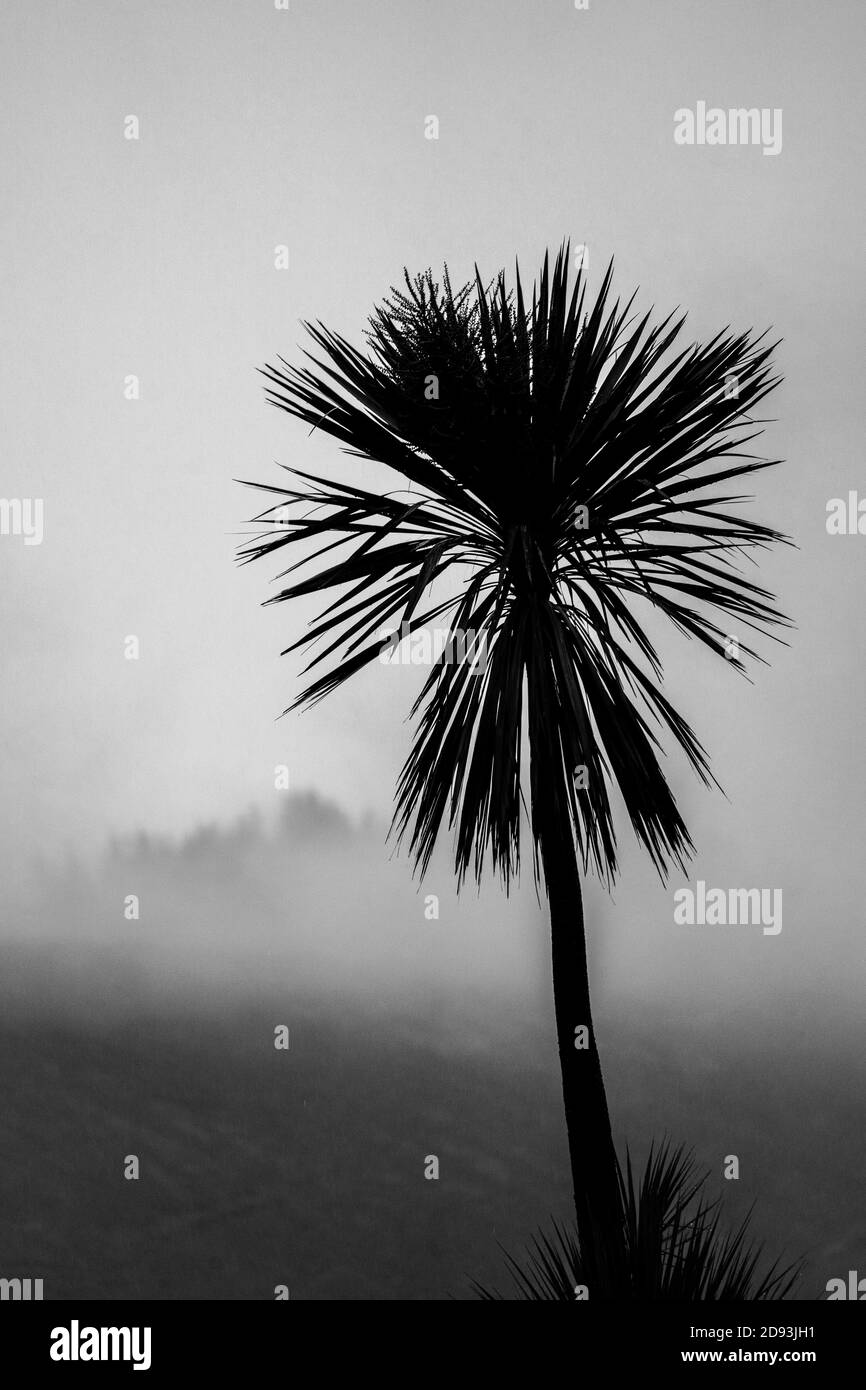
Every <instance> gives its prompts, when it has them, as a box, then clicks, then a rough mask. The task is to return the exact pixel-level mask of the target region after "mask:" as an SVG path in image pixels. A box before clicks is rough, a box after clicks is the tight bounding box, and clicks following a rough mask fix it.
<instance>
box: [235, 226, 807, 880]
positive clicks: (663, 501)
mask: <svg viewBox="0 0 866 1390" xmlns="http://www.w3.org/2000/svg"><path fill="white" fill-rule="evenodd" d="M569 259H570V257H569V248H568V245H567V244H566V245H564V246H563V247H562V248H561V249H560V251H559V254H558V255H557V257H556V260H555V264H554V266H553V269H552V270H551V269H550V265H549V261H548V257H547V256H545V259H544V264H543V267H542V269H541V272H540V274H539V277H538V280H537V283H536V285H535V286H534V287H533V292H532V299H531V305H530V306H529V307H527V305H526V303H525V300H524V294H523V289H522V286H521V280H520V273H519V269H517V268H516V269H515V277H514V284H513V288H511V289H509V287H508V285H507V283H506V278H505V275H504V273H501V274H500V275H499V276H498V277H497V279H496V280H495V281H494V282H493V284H492V285H489V286H486V287H485V285H484V284H483V283H482V280H481V278H480V276H479V274H478V272H477V269H476V275H475V280H474V282H472V283H470V284H468V285H466V286H464V287H463V288H462V289H461V290H459V291H456V292H455V291H453V290H452V287H451V283H450V279H449V276H448V272H447V268H446V271H445V275H444V280H443V282H442V283H441V284H440V283H439V282H437V281H436V280H434V278H433V276H432V274H431V272H429V271H428V272H426V273H425V274H423V275H418V276H415V277H414V278H413V277H410V276H409V275H408V274H406V276H405V289H403V290H399V291H398V290H392V291H391V293H390V295H389V297H388V298H387V299H386V300H385V301H384V303H383V304H382V305H381V306H380V307H379V308H378V309H377V310H376V312H375V314H374V315H373V317H372V318H371V320H370V327H369V331H368V334H367V350H366V351H364V352H362V351H359V350H358V349H357V348H355V347H353V346H352V345H351V344H350V343H348V342H347V341H346V340H345V339H344V338H342V337H340V336H339V335H338V334H336V333H333V332H331V331H329V330H328V329H327V328H325V327H324V326H323V325H322V324H319V325H317V326H311V325H306V326H307V328H308V331H309V333H310V334H311V336H312V339H313V341H314V342H315V344H316V346H317V348H318V349H319V351H320V354H321V355H320V356H314V355H312V354H307V356H308V358H309V360H310V362H311V363H312V366H308V367H294V366H291V365H289V364H288V363H286V362H284V361H283V359H279V362H280V364H281V365H279V366H269V367H267V369H266V371H265V373H264V374H265V376H266V377H267V378H268V381H269V387H268V397H269V399H270V401H271V402H272V403H273V404H274V405H276V406H278V407H279V408H280V409H282V410H285V411H288V412H289V413H290V414H291V415H294V416H297V417H299V418H300V419H301V420H304V421H306V422H307V423H308V424H309V425H310V426H311V427H312V428H318V429H321V430H324V431H326V432H327V433H328V434H330V435H332V436H333V437H334V438H336V439H338V440H339V441H340V442H341V444H342V445H343V446H344V448H345V451H346V452H347V453H349V454H350V455H352V456H355V457H362V458H367V459H373V460H378V461H380V462H382V463H384V464H387V465H388V466H389V467H391V468H392V469H393V470H394V471H395V472H396V473H398V474H401V475H402V476H403V477H404V478H406V479H408V480H409V482H410V484H411V490H409V491H408V492H394V493H388V494H386V495H378V494H373V493H370V492H367V491H364V490H363V489H361V488H360V487H358V486H356V485H355V484H353V483H351V482H346V483H343V482H330V481H327V480H326V479H323V478H319V477H315V476H313V475H311V474H308V473H304V472H300V471H299V470H296V469H291V470H289V471H290V472H291V473H292V474H293V475H294V477H295V479H297V480H298V481H297V482H296V483H295V484H293V485H290V486H288V487H276V486H266V485H263V484H251V486H257V487H264V488H265V490H267V491H268V492H269V493H271V494H272V495H274V494H275V495H276V498H277V501H276V502H275V503H274V506H273V507H270V508H269V509H268V510H267V511H266V512H264V513H262V514H261V515H260V516H259V517H257V518H256V521H257V522H259V523H261V526H262V528H263V529H262V530H260V532H259V534H257V536H256V537H255V539H254V541H253V542H252V543H250V544H248V545H246V546H245V547H244V548H243V549H242V551H241V558H242V559H245V560H251V559H254V558H257V557H260V556H265V555H270V554H271V552H276V551H278V550H280V549H281V548H282V547H283V546H287V545H291V544H294V543H295V542H297V541H311V542H313V545H312V549H310V550H308V551H307V552H306V553H305V554H304V555H303V557H302V558H301V559H300V560H299V561H298V563H297V564H296V565H292V566H291V570H286V571H284V572H283V574H282V575H280V576H279V578H280V579H281V580H282V579H284V578H286V577H287V576H288V574H289V573H290V572H294V571H296V570H297V569H298V567H299V566H305V565H308V564H309V565H311V566H312V568H311V570H307V571H306V574H305V577H299V578H295V579H294V580H293V581H292V582H291V583H289V584H288V586H287V587H284V588H282V589H281V590H280V592H279V593H277V594H276V595H274V597H273V598H271V599H270V600H269V602H272V603H276V602H281V601H283V600H286V599H290V598H295V597H298V596H300V595H305V594H312V593H318V592H320V591H321V592H324V591H326V590H330V589H338V590H339V591H340V592H339V593H338V595H337V596H336V597H334V599H333V601H332V602H331V603H330V604H329V606H328V607H327V608H325V609H324V611H323V612H322V614H321V615H320V617H319V619H318V620H317V621H316V622H315V623H314V624H313V625H312V627H311V629H310V630H309V631H308V632H307V633H305V635H304V636H303V637H302V638H301V639H300V641H299V642H297V643H295V644H294V647H301V646H304V645H306V644H308V643H319V644H320V645H321V648H322V649H321V650H319V651H318V652H317V654H316V655H315V656H314V658H313V660H312V661H311V662H310V664H309V666H308V667H307V668H306V669H307V671H313V670H314V669H315V671H316V674H315V676H314V677H313V678H312V680H311V683H310V684H309V685H308V686H307V688H306V689H304V690H303V691H302V693H301V694H300V695H299V696H298V698H297V700H296V701H295V702H294V706H299V705H308V704H311V703H314V702H315V701H317V700H318V699H320V698H321V697H322V696H324V695H326V694H328V693H329V692H330V691H332V690H334V689H335V688H336V687H337V686H339V685H341V684H342V682H343V681H345V680H347V679H348V678H349V677H350V676H351V675H353V673H354V672H356V671H358V670H359V669H360V668H361V667H363V666H364V665H365V664H366V663H368V662H370V661H372V660H374V659H375V658H376V657H377V656H378V655H379V654H380V653H381V650H382V644H383V632H384V631H386V630H387V629H389V628H394V627H400V626H401V625H402V624H406V627H405V628H403V631H404V632H414V631H415V630H416V629H418V628H420V627H424V626H425V625H429V624H430V623H431V622H432V621H433V619H434V618H442V617H445V619H446V625H447V627H448V628H449V629H450V631H451V632H454V633H459V632H462V633H466V632H468V633H473V634H476V637H477V640H478V642H479V644H480V648H481V650H483V652H484V655H485V660H484V662H483V663H482V664H481V665H480V666H479V663H478V662H477V660H475V661H473V653H472V651H467V652H465V655H464V658H463V659H460V660H456V661H455V660H449V659H448V656H449V653H448V652H447V651H446V652H445V653H443V654H442V655H441V656H440V657H439V659H438V660H437V661H436V662H435V663H434V664H433V665H432V668H431V670H430V672H429V675H428V676H427V679H426V681H425V683H424V685H423V689H422V690H421V693H420V695H419V697H418V699H417V702H416V704H415V706H414V709H413V715H414V716H416V717H417V721H418V722H417V727H416V734H415V738H414V743H413V747H412V749H411V752H410V755H409V757H408V760H407V762H406V764H405V766H404V768H403V771H402V773H401V775H400V780H399V784H398V790H397V802H396V811H395V819H394V826H395V828H396V830H397V832H398V835H399V836H401V837H402V836H403V835H404V834H408V838H409V843H410V848H411V850H412V853H413V857H414V860H415V863H416V866H417V867H419V868H420V869H421V871H422V872H423V870H424V869H425V868H426V867H427V864H428V861H429V859H430V855H431V852H432V849H433V845H434V842H435V840H436V838H437V834H438V832H439V830H440V829H441V827H442V823H443V820H444V819H445V818H446V817H447V820H448V824H449V825H450V826H451V827H452V828H453V829H454V830H455V832H456V841H455V856H456V868H457V873H458V878H459V879H463V878H464V877H465V875H466V874H467V872H469V871H472V872H473V874H474V875H475V876H476V877H479V878H480V875H481V872H482V866H483V864H484V861H485V859H486V857H487V855H488V854H489V855H490V857H491V861H492V864H493V866H494V868H495V869H497V870H498V871H499V873H500V874H501V875H502V877H503V879H504V881H505V883H506V886H507V884H508V882H509V880H510V879H511V877H512V875H513V874H514V872H515V871H516V869H517V867H518V865H519V852H520V821H521V802H522V794H523V790H524V787H525V784H524V781H523V780H522V777H521V758H522V753H523V745H524V734H525V735H526V741H527V742H528V748H529V790H530V803H531V823H532V826H533V842H534V854H533V863H534V866H535V869H536V872H537V870H538V862H539V855H538V850H539V839H540V829H539V827H540V826H541V825H542V823H543V822H544V821H545V818H547V819H546V823H547V825H548V826H549V825H551V824H552V823H558V824H559V825H560V826H566V827H569V831H568V833H569V835H570V836H573V837H574V838H573V843H574V845H575V847H576V850H577V851H578V852H579V854H580V856H581V858H582V861H583V864H584V868H586V867H587V866H588V865H592V866H593V867H594V868H595V869H596V870H597V871H598V872H599V873H600V874H601V875H602V876H603V877H604V878H605V879H607V880H608V881H610V880H611V879H612V877H613V875H614V874H615V872H616V836H615V833H614V825H613V818H612V809H611V793H612V791H613V788H614V787H616V788H618V790H619V793H620V794H621V797H622V801H623V803H624V805H625V807H626V809H627V811H628V814H629V817H630V819H631V822H632V825H633V827H634V830H635V832H636V834H637V836H638V838H639V839H640V840H641V841H642V843H643V844H644V845H645V847H646V848H647V850H648V851H649V853H650V855H651V856H652V859H653V861H654V862H655V864H656V866H657V867H658V869H659V871H660V872H661V873H662V874H665V873H666V872H667V870H668V869H669V867H670V866H671V864H673V863H676V864H679V865H682V864H683V863H684V859H685V857H686V856H687V854H688V853H689V852H690V851H691V848H692V846H691V841H690V838H689V834H688V831H687V829H686V826H685V824H684V822H683V819H682V817H681V815H680V813H679V810H678V808H677V805H676V802H675V799H674V797H673V794H672V792H671V790H670V788H669V786H668V783H667V781H666V778H665V775H664V773H663V771H662V768H661V766H660V763H659V754H660V752H661V746H662V738H663V736H664V735H665V732H666V734H667V736H669V737H671V738H672V740H673V742H674V743H675V744H676V745H678V746H679V747H680V748H681V749H682V750H683V752H684V753H685V755H686V757H687V759H688V761H689V762H690V763H691V765H692V767H693V768H694V769H695V770H696V771H697V773H698V775H699V776H700V777H701V779H702V780H703V781H704V782H705V783H709V782H710V781H711V780H712V778H711V775H710V772H709V768H708V763H707V757H706V754H705V752H704V749H703V748H702V746H701V744H700V743H699V741H698V739H697V738H696V736H695V734H694V733H693V732H692V730H691V728H690V727H689V725H688V724H687V723H686V722H685V720H683V719H682V718H681V717H680V715H679V714H678V713H677V712H676V710H675V709H674V708H673V707H672V705H671V704H670V703H669V701H668V700H667V699H666V697H665V695H664V694H663V692H662V688H661V687H662V668H661V663H660V660H659V657H658V654H657V651H656V649H655V647H654V645H653V642H652V641H651V640H650V638H649V636H648V634H647V632H646V630H645V628H644V627H643V626H642V625H641V622H640V621H639V616H638V615H639V613H640V610H641V605H642V604H649V605H650V606H651V608H654V609H656V610H657V611H658V612H659V613H661V614H665V615H667V617H668V618H670V619H671V621H672V622H673V623H674V624H675V626H676V627H677V628H679V629H680V630H681V631H682V632H684V633H685V634H686V635H687V636H689V637H693V638H696V639H697V640H698V641H699V642H701V643H703V644H704V645H706V646H708V647H709V648H711V650H713V651H715V652H717V653H718V654H720V655H722V654H725V645H726V639H727V637H728V634H729V632H730V628H731V625H732V624H736V628H737V632H738V633H739V632H740V631H741V630H742V629H743V628H748V629H750V630H752V631H754V632H757V633H758V634H761V635H773V629H774V628H776V627H777V626H779V625H783V624H785V623H786V622H787V620H786V619H785V618H783V617H782V616H781V615H780V614H779V613H778V611H777V610H776V607H775V604H774V600H773V596H772V594H770V593H768V592H767V591H766V590H765V589H763V588H762V587H760V586H759V585H758V584H757V583H755V582H754V580H753V579H752V578H749V577H748V576H747V575H746V574H744V573H743V571H742V569H741V568H740V566H739V560H740V557H741V555H742V553H743V552H746V551H748V550H749V549H751V548H754V547H765V546H767V545H768V544H770V543H772V542H774V541H781V540H784V539H785V538H784V537H783V536H781V535H780V533H778V532H776V531H774V530H771V529H770V528H769V527H766V526H762V525H760V524H758V523H757V522H755V521H752V520H748V519H746V518H744V517H741V516H740V515H738V514H736V513H735V512H732V510H731V508H732V507H736V504H738V503H740V502H742V501H744V500H746V499H744V498H743V497H742V496H737V495H733V494H732V493H731V492H730V490H729V489H730V485H731V484H732V483H734V480H739V479H741V478H743V477H745V475H746V474H749V473H754V472H756V471H758V470H760V469H763V468H768V467H770V466H772V464H774V463H777V462H779V460H770V459H764V458H761V457H758V456H756V455H754V454H750V453H747V452H745V450H746V448H747V446H748V444H749V443H750V442H751V440H752V439H754V438H755V437H756V435H757V434H759V433H760V423H761V422H758V421H755V420H753V419H750V418H749V414H750V412H752V411H753V410H754V408H755V407H756V406H757V405H758V403H759V402H760V401H761V400H762V399H763V398H764V397H765V396H766V395H767V393H768V392H769V391H771V390H772V389H773V387H774V386H775V385H776V384H777V383H778V380H779V378H777V377H775V376H774V375H773V374H772V368H771V365H770V357H771V354H772V352H773V349H774V347H775V346H776V344H767V343H766V342H765V336H766V335H762V336H761V337H755V336H753V334H752V333H750V332H748V333H742V334H734V333H732V332H730V331H729V330H727V329H726V330H724V331H723V332H721V333H719V334H718V335H717V336H716V337H714V338H713V339H712V340H711V341H710V342H708V343H706V344H704V345H691V346H688V347H685V348H683V347H680V346H679V344H678V343H677V340H678V339H679V335H680V332H681V329H682V325H683V322H684V317H685V316H684V315H678V314H673V315H671V316H669V317H668V318H667V319H665V320H664V321H663V322H662V323H659V324H657V325H656V326H652V324H651V316H652V310H651V311H650V312H649V313H647V314H646V315H645V316H644V317H643V318H641V319H640V320H639V321H638V320H636V319H635V318H632V317H630V315H631V308H632V304H633V300H634V296H632V298H631V299H629V300H628V302H627V303H625V304H621V303H620V301H619V300H618V299H617V300H616V302H615V303H612V302H611V301H612V298H613V296H612V293H611V280H612V266H611V267H608V270H607V273H606V274H605V276H604V279H603V282H602V284H601V287H600V289H599V291H598V293H597V295H596V296H595V298H594V301H592V302H589V300H588V296H587V285H586V278H585V275H584V274H583V271H582V270H579V271H578V272H577V275H576V279H575V281H574V284H573V286H572V285H571V284H570V278H569ZM347 547H348V551H347ZM449 575H450V582H449V580H448V578H447V576H449ZM440 581H441V583H440ZM437 585H438V586H439V587H440V589H441V588H442V587H443V586H445V587H447V589H448V592H446V593H445V594H444V595H443V594H442V593H441V592H440V594H439V595H438V596H437V597H435V598H434V594H433V590H434V587H435V586H437ZM646 611H647V612H648V611H649V610H646ZM294 647H292V648H289V649H288V650H293V649H294ZM738 648H739V653H741V654H743V655H747V656H753V657H757V658H758V659H760V657H759V656H758V653H757V652H756V651H754V650H753V649H752V647H751V646H750V645H749V644H748V643H747V642H745V641H743V640H742V639H739V641H738ZM476 656H477V649H476ZM733 661H734V664H736V665H738V666H740V668H741V669H743V665H742V659H741V657H740V656H735V657H734V658H733ZM294 706H292V707H294ZM542 848H543V846H542Z"/></svg>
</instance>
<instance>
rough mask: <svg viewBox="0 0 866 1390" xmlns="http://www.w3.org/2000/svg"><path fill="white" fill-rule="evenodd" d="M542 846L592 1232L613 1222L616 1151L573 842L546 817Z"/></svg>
mask: <svg viewBox="0 0 866 1390" xmlns="http://www.w3.org/2000/svg"><path fill="white" fill-rule="evenodd" d="M540 848H541V859H542V867H543V869H544V878H545V882H546V885H547V896H548V902H549V905H550V935H551V953H552V961H553V999H554V1009H555V1014H556V1034H557V1040H558V1043H559V1062H560V1067H561V1069H562V1096H563V1101H564V1103H565V1124H566V1129H567V1131H568V1147H569V1153H570V1156H571V1176H572V1183H573V1186H574V1201H575V1209H576V1212H577V1220H578V1229H579V1230H580V1229H582V1230H583V1231H584V1232H585V1233H586V1234H587V1235H589V1233H590V1231H591V1227H592V1226H595V1227H596V1228H597V1229H604V1228H609V1223H610V1222H611V1221H614V1220H615V1217H616V1212H617V1210H618V1205H619V1203H618V1183H617V1176H616V1151H615V1149H614V1144H613V1135H612V1134H611V1127H610V1116H609V1114H608V1109H607V1098H606V1096H605V1092H604V1080H603V1078H602V1073H601V1062H600V1060H599V1054H598V1047H597V1045H596V1038H595V1029H594V1028H593V1022H592V1012H591V1009H590V1000H589V971H588V968H587V959H586V934H585V930H584V920H583V898H582V894H581V889H580V871H579V866H578V863H577V856H576V853H575V848H574V842H573V840H572V837H571V835H570V833H564V831H563V826H562V822H561V820H560V819H559V818H558V817H557V816H556V815H555V813H550V814H548V815H547V816H546V817H545V823H544V825H543V827H542V833H541V836H540ZM587 1223H589V1224H587Z"/></svg>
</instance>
